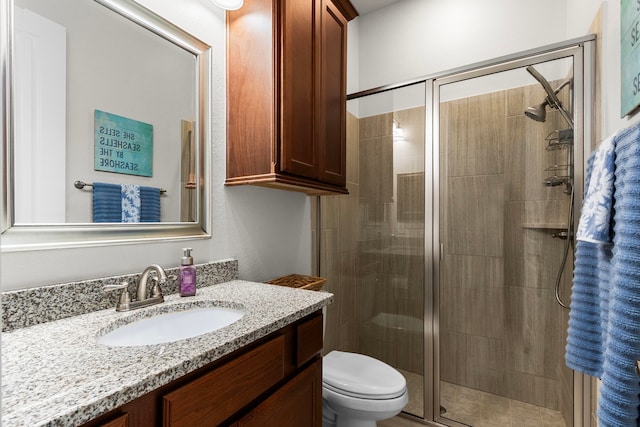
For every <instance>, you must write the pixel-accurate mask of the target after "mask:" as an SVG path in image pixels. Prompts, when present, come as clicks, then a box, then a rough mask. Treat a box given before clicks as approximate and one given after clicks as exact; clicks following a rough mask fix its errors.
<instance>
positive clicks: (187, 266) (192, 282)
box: [180, 248, 196, 297]
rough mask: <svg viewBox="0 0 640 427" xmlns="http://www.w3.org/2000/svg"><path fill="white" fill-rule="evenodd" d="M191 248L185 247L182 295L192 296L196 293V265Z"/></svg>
mask: <svg viewBox="0 0 640 427" xmlns="http://www.w3.org/2000/svg"><path fill="white" fill-rule="evenodd" d="M192 250H193V249H191V248H183V249H182V251H183V252H184V255H183V257H182V262H181V265H180V296H181V297H192V296H194V295H195V294H196V266H195V265H193V258H192V257H191V251H192Z"/></svg>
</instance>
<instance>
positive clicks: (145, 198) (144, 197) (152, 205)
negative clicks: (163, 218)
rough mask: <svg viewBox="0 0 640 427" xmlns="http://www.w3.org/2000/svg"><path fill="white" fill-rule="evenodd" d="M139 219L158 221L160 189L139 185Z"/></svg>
mask: <svg viewBox="0 0 640 427" xmlns="http://www.w3.org/2000/svg"><path fill="white" fill-rule="evenodd" d="M140 221H142V222H160V189H159V188H157V187H140Z"/></svg>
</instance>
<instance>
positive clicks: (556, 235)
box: [551, 231, 569, 240]
mask: <svg viewBox="0 0 640 427" xmlns="http://www.w3.org/2000/svg"><path fill="white" fill-rule="evenodd" d="M567 236H569V233H567V232H566V231H560V232H558V233H553V234H551V237H553V238H554V239H560V240H567Z"/></svg>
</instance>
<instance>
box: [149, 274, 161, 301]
mask: <svg viewBox="0 0 640 427" xmlns="http://www.w3.org/2000/svg"><path fill="white" fill-rule="evenodd" d="M161 296H162V289H160V283H159V281H158V278H157V277H156V276H153V277H151V298H159V297H161Z"/></svg>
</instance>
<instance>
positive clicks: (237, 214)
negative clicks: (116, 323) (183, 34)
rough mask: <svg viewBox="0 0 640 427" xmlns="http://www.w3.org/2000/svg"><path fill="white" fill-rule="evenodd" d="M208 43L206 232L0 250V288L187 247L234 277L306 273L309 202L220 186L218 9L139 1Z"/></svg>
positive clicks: (121, 266)
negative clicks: (230, 264)
mask: <svg viewBox="0 0 640 427" xmlns="http://www.w3.org/2000/svg"><path fill="white" fill-rule="evenodd" d="M139 3H141V4H143V5H145V6H146V7H148V8H150V9H152V10H153V11H155V12H156V13H158V14H160V15H161V16H164V17H166V18H168V19H169V20H171V21H172V22H174V23H175V24H177V25H178V26H180V27H182V28H184V29H185V30H187V31H188V32H190V33H191V34H193V35H194V36H196V37H198V38H200V39H201V40H203V41H204V42H206V43H208V44H210V45H211V46H213V73H214V78H213V106H212V110H213V111H212V117H211V126H212V153H213V154H212V157H213V159H212V169H213V174H212V175H213V179H212V183H211V194H212V197H211V199H212V207H211V211H212V215H213V221H212V222H213V230H212V234H213V237H212V238H211V239H209V240H195V241H189V242H185V241H180V242H165V243H154V244H138V245H123V246H107V247H99V248H86V249H66V250H48V251H34V252H14V253H2V255H1V263H2V269H1V272H0V283H1V286H2V289H3V290H8V289H17V288H29V287H34V286H40V285H44V284H50V283H61V282H67V281H75V280H83V279H89V278H98V277H104V276H109V275H115V274H123V273H132V272H139V271H142V270H143V269H144V267H146V266H147V265H149V264H151V263H158V264H160V265H163V266H165V267H172V266H177V265H179V261H180V257H181V254H182V251H181V248H182V247H185V246H191V247H193V248H194V259H195V262H196V263H201V262H205V261H210V260H220V259H226V258H236V259H238V262H239V266H240V277H241V278H243V279H249V280H267V279H271V278H275V277H279V276H282V275H285V274H289V273H294V272H295V273H302V274H309V273H311V232H310V229H311V223H310V217H311V215H310V203H309V199H308V198H307V196H305V195H303V194H299V193H293V192H286V191H281V190H271V189H266V188H254V187H234V188H230V187H224V185H223V183H224V179H225V174H226V172H225V162H226V154H225V141H226V133H225V121H226V117H225V110H226V108H225V105H226V101H225V28H224V12H223V11H222V10H220V9H218V8H216V7H215V6H213V5H212V4H211V2H209V1H207V0H184V1H180V2H175V1H173V0H140V1H139Z"/></svg>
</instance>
